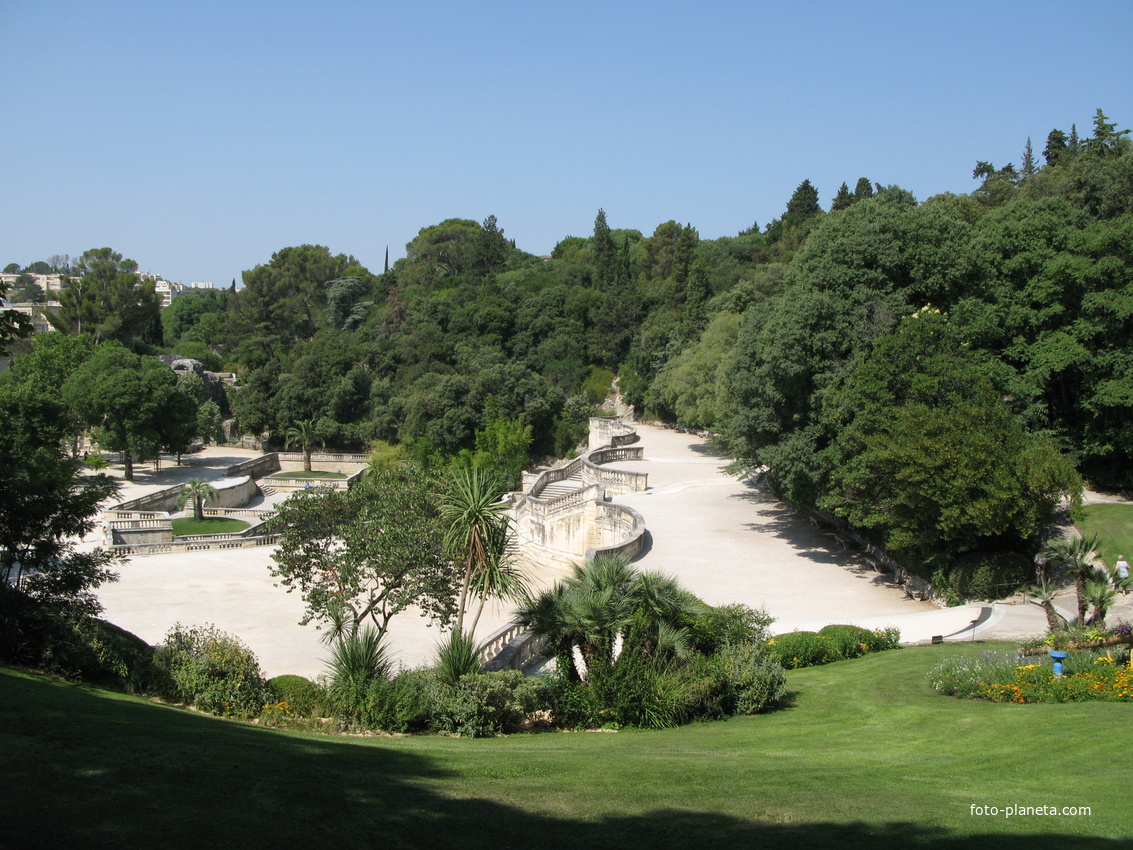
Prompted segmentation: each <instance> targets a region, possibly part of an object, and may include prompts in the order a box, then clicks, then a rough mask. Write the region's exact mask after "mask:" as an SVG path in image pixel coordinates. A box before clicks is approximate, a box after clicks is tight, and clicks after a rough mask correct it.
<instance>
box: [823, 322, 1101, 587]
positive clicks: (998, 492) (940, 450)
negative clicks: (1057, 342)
mask: <svg viewBox="0 0 1133 850" xmlns="http://www.w3.org/2000/svg"><path fill="white" fill-rule="evenodd" d="M824 417H825V418H826V419H827V421H834V422H836V423H837V426H836V434H837V436H836V438H835V441H834V443H833V445H832V447H831V449H830V451H829V453H828V459H827V465H828V469H829V476H830V479H829V480H830V484H829V485H828V490H827V492H828V495H827V496H825V497H824V498H823V499H822V500H821V504H822V505H823V506H824V507H826V508H827V509H829V510H832V511H834V512H835V513H836V514H838V515H840V516H843V517H845V518H846V519H847V520H848V521H849V522H850V523H851V524H852V525H854V526H855V527H857V528H860V529H865V530H867V533H869V534H870V535H871V536H873V538H874V539H875V540H876V541H877V542H878V543H880V544H882V545H883V546H885V547H886V548H887V549H888V550H889V551H890V552H892V553H894V554H895V555H896V556H897V557H898V558H900V559H903V561H904V562H905V563H906V565H907V566H909V567H910V568H913V569H916V570H918V571H920V572H921V573H922V574H928V573H930V572H931V571H932V570H933V569H935V568H937V567H941V566H943V567H945V568H946V569H947V568H948V567H949V566H950V565H951V563H952V561H953V560H954V559H955V557H956V556H958V555H960V554H962V553H964V552H967V551H971V550H974V549H977V548H981V549H990V550H1022V549H1024V548H1025V547H1026V543H1027V541H1028V540H1029V539H1032V538H1033V537H1035V536H1036V535H1037V534H1038V533H1039V532H1041V530H1042V529H1043V528H1044V527H1046V525H1048V524H1049V523H1050V522H1051V521H1052V520H1053V517H1054V514H1055V510H1056V508H1057V506H1058V504H1059V502H1060V501H1061V499H1062V498H1063V497H1070V498H1071V500H1072V501H1077V500H1079V499H1080V494H1081V481H1080V479H1079V478H1078V476H1077V474H1076V473H1075V472H1074V470H1073V468H1072V467H1071V465H1070V464H1069V462H1068V461H1066V460H1065V459H1064V458H1063V457H1062V456H1061V454H1060V453H1059V452H1058V451H1057V449H1056V448H1055V447H1054V446H1053V444H1051V442H1050V441H1049V440H1048V439H1046V438H1044V437H1041V436H1035V435H1031V434H1027V433H1026V432H1025V431H1024V430H1023V428H1022V426H1021V425H1020V424H1019V422H1018V421H1017V420H1016V419H1015V418H1014V417H1013V416H1012V415H1011V412H1010V411H1009V410H1008V409H1007V407H1006V405H1005V404H1004V403H1003V395H1002V392H1001V391H997V390H996V389H995V387H994V384H993V382H992V380H991V377H990V370H989V367H988V366H987V365H986V364H985V363H984V362H982V360H981V358H979V357H978V356H975V355H973V354H971V353H970V352H969V351H968V350H967V347H966V346H965V344H964V340H963V339H962V337H961V336H960V335H959V333H958V332H957V331H956V329H955V327H954V326H953V325H952V324H951V323H950V322H949V321H948V318H947V316H946V315H945V314H943V313H941V312H940V311H939V310H934V309H931V308H924V309H922V310H919V311H917V312H916V313H914V314H913V315H911V316H908V317H906V318H904V319H903V320H902V321H901V322H900V324H898V326H897V327H896V328H895V329H894V331H893V332H892V333H891V334H888V335H886V336H884V337H881V338H880V339H879V340H877V342H876V344H875V347H874V349H873V351H871V352H870V353H869V355H868V356H867V357H865V358H864V359H863V361H862V362H861V363H860V364H859V365H858V366H856V367H855V368H854V369H853V370H852V371H851V372H850V373H849V375H848V376H847V378H846V379H845V381H844V382H839V383H838V384H836V385H835V386H833V387H831V389H830V390H828V391H827V392H826V393H825V394H824Z"/></svg>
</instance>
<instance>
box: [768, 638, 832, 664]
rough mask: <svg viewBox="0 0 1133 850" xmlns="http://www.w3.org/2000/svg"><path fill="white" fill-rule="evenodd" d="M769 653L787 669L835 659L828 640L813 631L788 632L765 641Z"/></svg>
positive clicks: (824, 662)
mask: <svg viewBox="0 0 1133 850" xmlns="http://www.w3.org/2000/svg"><path fill="white" fill-rule="evenodd" d="M767 647H768V649H769V650H770V652H771V655H772V656H773V657H774V658H775V659H776V660H777V661H778V662H779V663H780V664H782V665H783V667H784V668H786V669H787V670H794V669H795V668H797V667H813V666H814V665H816V664H826V663H827V662H829V661H835V660H837V654H836V653H835V652H834V651H833V650H832V648H831V645H830V641H828V640H827V639H826V638H824V637H822V636H820V635H818V634H817V633H815V632H789V633H787V634H782V635H777V636H776V637H773V638H771V639H770V640H769V641H767Z"/></svg>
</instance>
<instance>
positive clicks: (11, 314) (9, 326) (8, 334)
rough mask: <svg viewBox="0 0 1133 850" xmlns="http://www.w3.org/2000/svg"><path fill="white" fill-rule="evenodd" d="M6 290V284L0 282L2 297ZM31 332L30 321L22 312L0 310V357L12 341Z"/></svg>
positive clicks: (7, 349)
mask: <svg viewBox="0 0 1133 850" xmlns="http://www.w3.org/2000/svg"><path fill="white" fill-rule="evenodd" d="M6 291H7V287H6V285H5V284H3V283H0V297H3V296H4V293H5V292H6ZM2 303H3V302H0V304H2ZM32 332H33V328H32V325H31V321H29V319H28V317H27V316H26V315H25V314H24V313H21V312H20V311H19V310H11V309H3V310H0V357H3V356H5V355H6V354H7V353H8V351H9V348H10V347H11V344H12V343H13V342H15V341H16V340H17V339H26V338H27V337H29V336H31V335H32Z"/></svg>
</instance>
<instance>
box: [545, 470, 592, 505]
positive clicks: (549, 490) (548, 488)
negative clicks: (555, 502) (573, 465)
mask: <svg viewBox="0 0 1133 850" xmlns="http://www.w3.org/2000/svg"><path fill="white" fill-rule="evenodd" d="M584 486H585V484H583V481H582V471H581V470H579V471H578V472H576V473H575V474H574V475H572V476H571V477H570V478H564V479H563V480H561V481H553V482H551V483H550V484H546V485H544V487H543V489H542V490H540V491H539V496H538V498H539V499H541V500H544V501H549V500H551V499H557V498H559V496H566V495H568V494H570V493H576V492H578V491H579V490H581V489H582V488H583V487H584Z"/></svg>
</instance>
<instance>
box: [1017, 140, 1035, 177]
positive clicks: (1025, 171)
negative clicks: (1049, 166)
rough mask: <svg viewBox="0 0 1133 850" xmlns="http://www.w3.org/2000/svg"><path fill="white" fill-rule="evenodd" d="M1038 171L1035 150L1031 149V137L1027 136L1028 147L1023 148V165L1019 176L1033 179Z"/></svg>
mask: <svg viewBox="0 0 1133 850" xmlns="http://www.w3.org/2000/svg"><path fill="white" fill-rule="evenodd" d="M1038 170H1039V168H1038V165H1037V164H1036V163H1035V150H1034V148H1033V147H1031V137H1030V136H1027V146H1026V147H1025V148H1023V165H1022V167H1021V168H1020V169H1019V174H1020V175H1021V176H1022V177H1023V178H1024V179H1026V178H1027V177H1033V176H1034V174H1035V172H1036V171H1038Z"/></svg>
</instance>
